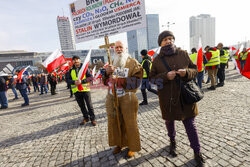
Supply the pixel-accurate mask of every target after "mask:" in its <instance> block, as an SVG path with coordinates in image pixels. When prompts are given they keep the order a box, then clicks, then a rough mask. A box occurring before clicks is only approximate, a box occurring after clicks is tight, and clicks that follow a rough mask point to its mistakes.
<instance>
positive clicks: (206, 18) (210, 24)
mask: <svg viewBox="0 0 250 167" xmlns="http://www.w3.org/2000/svg"><path fill="white" fill-rule="evenodd" d="M189 27H190V50H191V49H192V48H197V47H198V45H199V38H201V43H202V46H203V47H205V46H207V45H209V46H212V47H213V46H215V18H214V17H211V16H210V15H208V14H200V15H198V16H192V17H190V19H189Z"/></svg>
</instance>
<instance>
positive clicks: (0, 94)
mask: <svg viewBox="0 0 250 167" xmlns="http://www.w3.org/2000/svg"><path fill="white" fill-rule="evenodd" d="M0 104H1V107H8V99H7V96H6V91H0Z"/></svg>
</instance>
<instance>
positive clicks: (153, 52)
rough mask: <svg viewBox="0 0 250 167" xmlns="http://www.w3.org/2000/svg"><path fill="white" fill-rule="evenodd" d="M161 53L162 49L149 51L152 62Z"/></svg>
mask: <svg viewBox="0 0 250 167" xmlns="http://www.w3.org/2000/svg"><path fill="white" fill-rule="evenodd" d="M160 51H161V47H159V48H155V49H152V50H150V51H148V55H149V56H150V57H151V59H152V61H153V60H154V57H155V56H156V55H158V54H159V53H160Z"/></svg>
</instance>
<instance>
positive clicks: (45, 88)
mask: <svg viewBox="0 0 250 167" xmlns="http://www.w3.org/2000/svg"><path fill="white" fill-rule="evenodd" d="M43 89H44V90H45V93H46V94H47V93H48V89H47V85H46V84H45V85H41V94H43Z"/></svg>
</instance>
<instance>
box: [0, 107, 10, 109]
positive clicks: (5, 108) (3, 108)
mask: <svg viewBox="0 0 250 167" xmlns="http://www.w3.org/2000/svg"><path fill="white" fill-rule="evenodd" d="M7 108H8V107H1V108H0V109H7Z"/></svg>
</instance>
